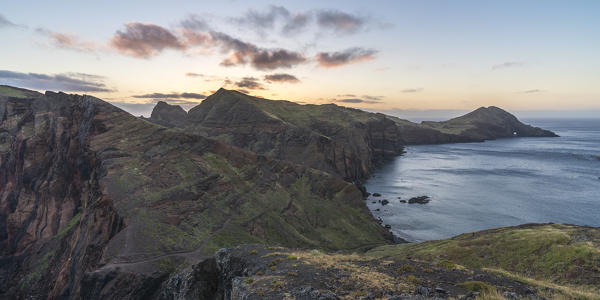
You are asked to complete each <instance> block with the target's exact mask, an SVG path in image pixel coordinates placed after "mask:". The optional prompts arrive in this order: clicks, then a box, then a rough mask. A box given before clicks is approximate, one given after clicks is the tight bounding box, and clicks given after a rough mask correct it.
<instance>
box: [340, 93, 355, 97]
mask: <svg viewBox="0 0 600 300" xmlns="http://www.w3.org/2000/svg"><path fill="white" fill-rule="evenodd" d="M338 97H356V95H354V94H342V95H338Z"/></svg>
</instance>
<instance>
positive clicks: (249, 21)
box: [232, 5, 290, 30]
mask: <svg viewBox="0 0 600 300" xmlns="http://www.w3.org/2000/svg"><path fill="white" fill-rule="evenodd" d="M278 18H280V19H283V20H287V19H288V18H290V12H289V10H287V9H286V8H285V7H283V6H276V5H271V6H269V8H268V10H267V11H266V12H261V11H257V10H254V9H251V10H249V11H247V12H246V13H245V14H244V15H243V16H241V17H238V18H232V20H233V21H234V22H235V23H237V24H239V25H242V26H250V27H252V28H255V29H259V30H264V29H265V28H273V27H274V25H275V21H276V19H278Z"/></svg>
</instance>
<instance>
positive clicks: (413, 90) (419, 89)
mask: <svg viewBox="0 0 600 300" xmlns="http://www.w3.org/2000/svg"><path fill="white" fill-rule="evenodd" d="M422 91H423V88H410V89H403V90H402V92H403V93H419V92H422Z"/></svg>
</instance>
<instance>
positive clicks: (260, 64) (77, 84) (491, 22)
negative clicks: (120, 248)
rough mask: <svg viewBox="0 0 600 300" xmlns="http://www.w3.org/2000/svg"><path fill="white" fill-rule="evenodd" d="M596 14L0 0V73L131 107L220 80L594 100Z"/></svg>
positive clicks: (197, 93)
mask: <svg viewBox="0 0 600 300" xmlns="http://www.w3.org/2000/svg"><path fill="white" fill-rule="evenodd" d="M32 7H35V9H32ZM598 15H600V2H597V1H570V2H566V1H564V2H558V1H527V2H523V1H498V2H491V1H327V2H323V1H302V2H300V1H297V2H292V1H283V2H273V1H255V2H252V3H251V4H250V3H248V2H245V1H219V2H216V1H210V2H208V1H169V2H163V1H160V2H159V1H127V2H126V3H123V2H122V1H110V2H109V1H107V2H103V3H98V2H95V3H93V4H91V3H86V2H84V1H60V2H50V1H20V2H9V1H3V2H2V9H1V10H0V36H1V37H2V41H3V46H2V48H0V57H1V59H0V61H1V64H0V84H7V85H14V86H18V87H23V88H29V89H35V90H62V91H65V92H72V93H80V94H82V93H85V94H91V95H94V96H97V97H99V98H102V99H104V100H106V101H109V102H112V103H115V104H118V105H119V106H121V107H124V108H125V109H127V110H128V111H130V112H132V113H134V114H147V113H148V112H149V111H150V110H151V108H152V106H153V105H154V103H156V101H158V100H163V101H167V102H170V103H173V104H180V105H182V106H183V107H184V108H185V109H189V108H190V107H192V106H194V105H195V104H197V103H200V102H201V101H202V99H203V98H204V97H205V96H208V95H210V94H211V93H212V92H214V91H215V90H217V89H219V88H220V87H224V88H227V89H236V90H241V91H243V92H246V93H248V94H250V95H255V96H260V97H265V98H269V99H285V100H291V101H296V102H299V103H313V104H324V103H335V104H338V105H344V106H350V107H356V108H363V109H368V110H373V111H389V110H411V109H412V110H451V109H454V110H470V109H473V108H477V107H479V106H489V105H496V106H501V107H503V108H505V109H509V110H600V89H599V88H598V87H600V59H599V58H598V53H600V20H599V18H598Z"/></svg>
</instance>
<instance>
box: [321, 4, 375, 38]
mask: <svg viewBox="0 0 600 300" xmlns="http://www.w3.org/2000/svg"><path fill="white" fill-rule="evenodd" d="M317 23H318V24H319V25H320V26H321V27H322V28H326V29H331V30H333V31H335V32H337V33H355V32H357V31H358V30H359V29H361V27H362V26H363V25H364V24H365V20H364V19H363V18H360V17H357V16H354V15H351V14H348V13H345V12H341V11H337V10H327V11H320V12H318V13H317Z"/></svg>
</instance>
